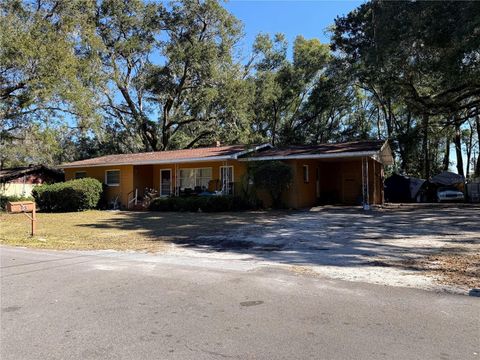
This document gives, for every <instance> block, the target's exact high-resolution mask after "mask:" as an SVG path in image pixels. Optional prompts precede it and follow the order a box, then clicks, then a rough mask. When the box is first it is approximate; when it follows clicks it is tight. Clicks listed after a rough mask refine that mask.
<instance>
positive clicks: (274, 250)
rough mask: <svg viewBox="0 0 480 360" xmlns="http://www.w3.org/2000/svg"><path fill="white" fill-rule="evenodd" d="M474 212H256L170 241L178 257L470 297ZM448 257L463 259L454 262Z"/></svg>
mask: <svg viewBox="0 0 480 360" xmlns="http://www.w3.org/2000/svg"><path fill="white" fill-rule="evenodd" d="M479 214H480V208H478V207H455V206H444V207H431V208H428V207H415V206H410V207H404V208H395V209H392V208H386V209H376V210H373V211H370V212H364V211H362V210H359V209H354V208H338V207H319V208H313V209H311V210H310V211H303V212H286V213H275V214H272V213H256V214H251V222H250V223H247V224H245V223H244V224H243V225H240V226H235V227H228V226H226V227H224V228H223V229H222V230H217V231H216V232H215V234H208V235H203V234H202V235H197V236H193V237H189V238H184V239H181V240H178V241H175V243H176V244H177V246H176V247H175V251H179V252H182V253H185V252H186V253H189V254H190V255H193V256H207V257H218V258H241V259H245V260H247V259H250V260H257V261H267V262H271V263H274V264H282V265H290V266H292V270H294V271H298V272H302V273H306V272H307V273H312V274H321V275H325V276H328V277H333V278H341V279H346V280H353V281H365V282H370V283H377V284H385V285H398V286H413V287H420V288H433V289H439V288H440V289H450V290H452V289H453V290H460V289H463V290H467V291H473V292H475V291H478V290H475V289H478V288H480V283H479V280H480V269H479V261H478V260H480V220H479ZM214 218H215V215H214V216H213V219H214ZM452 257H455V258H456V259H457V260H458V259H462V261H461V262H460V264H454V263H452ZM455 266H456V267H458V269H457V268H455Z"/></svg>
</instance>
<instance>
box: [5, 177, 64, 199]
mask: <svg viewBox="0 0 480 360" xmlns="http://www.w3.org/2000/svg"><path fill="white" fill-rule="evenodd" d="M56 181H58V180H56V179H54V178H52V177H51V176H48V175H47V174H44V173H38V174H28V175H24V176H20V177H18V178H16V179H12V180H10V181H8V182H6V183H0V194H2V195H5V196H32V190H33V188H34V187H35V186H38V185H42V184H44V183H54V182H56Z"/></svg>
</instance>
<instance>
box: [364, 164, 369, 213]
mask: <svg viewBox="0 0 480 360" xmlns="http://www.w3.org/2000/svg"><path fill="white" fill-rule="evenodd" d="M369 195H370V194H369V189H368V158H367V157H362V202H363V204H362V205H363V210H370V199H369Z"/></svg>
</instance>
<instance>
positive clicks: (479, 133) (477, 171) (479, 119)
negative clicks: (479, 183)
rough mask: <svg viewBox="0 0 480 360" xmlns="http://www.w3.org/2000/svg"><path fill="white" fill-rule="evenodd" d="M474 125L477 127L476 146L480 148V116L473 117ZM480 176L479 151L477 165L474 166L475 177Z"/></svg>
mask: <svg viewBox="0 0 480 360" xmlns="http://www.w3.org/2000/svg"><path fill="white" fill-rule="evenodd" d="M475 124H476V125H477V137H478V145H479V147H480V115H477V116H476V117H475ZM477 176H480V151H479V152H478V157H477V163H476V166H475V177H477Z"/></svg>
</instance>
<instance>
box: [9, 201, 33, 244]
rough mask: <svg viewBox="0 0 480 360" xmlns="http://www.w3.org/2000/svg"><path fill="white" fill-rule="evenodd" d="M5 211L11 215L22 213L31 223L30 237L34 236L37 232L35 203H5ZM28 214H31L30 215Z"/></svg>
mask: <svg viewBox="0 0 480 360" xmlns="http://www.w3.org/2000/svg"><path fill="white" fill-rule="evenodd" d="M7 211H8V212H9V213H11V214H19V213H24V214H25V216H26V217H28V218H29V219H30V221H31V223H32V231H31V236H34V235H35V232H36V230H37V216H36V208H35V203H34V202H33V201H9V202H8V203H7ZM28 213H32V215H29V214H28Z"/></svg>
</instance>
